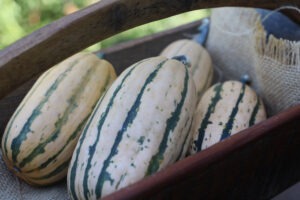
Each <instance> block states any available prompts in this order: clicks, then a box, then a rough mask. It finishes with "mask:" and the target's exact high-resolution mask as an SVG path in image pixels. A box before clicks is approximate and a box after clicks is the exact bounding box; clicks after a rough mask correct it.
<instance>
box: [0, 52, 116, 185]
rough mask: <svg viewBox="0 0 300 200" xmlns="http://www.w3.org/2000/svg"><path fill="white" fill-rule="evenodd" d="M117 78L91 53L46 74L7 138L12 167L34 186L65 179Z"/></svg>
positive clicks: (4, 140) (10, 126) (9, 127)
mask: <svg viewBox="0 0 300 200" xmlns="http://www.w3.org/2000/svg"><path fill="white" fill-rule="evenodd" d="M115 79H116V74H115V71H114V69H113V67H112V65H111V64H110V63H108V62H107V61H104V60H100V59H99V58H98V57H97V56H96V55H94V54H90V53H78V54H76V55H74V56H72V57H70V58H68V59H66V60H65V61H63V62H61V63H60V64H58V65H56V66H54V67H52V68H50V69H49V70H47V71H46V72H45V73H43V74H42V76H41V77H40V78H39V79H38V80H37V81H36V83H35V84H34V85H33V87H32V88H31V90H30V91H29V92H28V94H27V95H26V97H25V98H24V99H23V101H22V102H21V104H20V105H19V107H18V108H17V110H16V111H15V113H14V114H13V116H12V117H11V119H10V121H9V123H8V125H7V127H6V130H5V133H4V135H3V138H2V151H3V158H4V161H5V163H6V164H7V166H8V168H9V169H10V170H12V171H13V172H14V173H15V174H16V175H17V176H19V177H20V178H21V179H23V180H25V181H26V182H28V183H29V184H32V185H48V184H51V183H53V182H56V181H58V180H60V179H61V178H63V177H65V176H66V175H67V169H68V164H69V162H70V159H71V156H72V153H73V150H74V148H75V146H76V143H77V141H78V138H79V135H80V134H81V131H82V129H83V127H84V124H85V122H86V121H87V118H88V117H89V115H90V114H91V112H92V110H93V107H94V106H95V104H96V103H97V101H98V99H99V98H100V97H101V95H102V94H103V92H104V91H106V90H107V89H108V87H109V86H110V85H111V84H112V82H113V81H114V80H115Z"/></svg>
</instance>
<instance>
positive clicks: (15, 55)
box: [0, 0, 300, 99]
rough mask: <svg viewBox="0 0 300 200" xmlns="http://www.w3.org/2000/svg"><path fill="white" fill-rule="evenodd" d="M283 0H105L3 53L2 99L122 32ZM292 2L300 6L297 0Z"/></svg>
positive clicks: (0, 57) (272, 5)
mask: <svg viewBox="0 0 300 200" xmlns="http://www.w3.org/2000/svg"><path fill="white" fill-rule="evenodd" d="M285 2H286V1H284V0H276V1H275V0H252V1H248V0H228V1H224V0H206V1H204V0H174V1H167V0H143V1H140V0H102V1H100V2H99V3H96V4H94V5H92V6H90V7H87V8H86V9H82V10H80V11H78V12H76V13H74V14H71V15H69V16H66V17H63V18H62V19H60V20H58V21H55V22H53V23H52V24H50V25H48V26H45V27H43V28H41V29H39V30H37V31H35V32H34V33H32V34H30V35H29V36H27V37H25V38H23V39H21V40H19V41H17V42H16V43H14V44H12V45H11V46H9V47H7V48H6V49H4V50H2V51H1V52H0V99H1V98H3V97H4V96H5V95H7V94H8V93H9V92H11V91H12V90H14V89H16V88H17V87H18V86H20V85H22V84H23V83H25V82H26V81H28V80H29V79H30V78H32V77H33V76H35V75H37V74H39V73H41V72H43V71H45V70H46V69H48V68H49V67H51V66H53V65H54V64H57V63H58V62H60V61H62V60H63V59H65V58H67V57H69V56H71V55H72V54H74V53H76V52H78V51H80V50H82V49H84V48H86V47H88V46H90V45H92V44H94V43H96V42H99V41H101V40H103V39H105V38H108V37H110V36H113V35H115V34H117V33H119V32H121V31H124V30H128V29H130V28H132V27H136V26H138V25H141V24H145V23H147V22H152V21H155V20H159V19H162V18H166V17H169V16H173V15H176V14H179V13H183V12H187V11H191V10H196V9H203V8H211V7H222V6H247V7H261V8H276V7H279V6H281V5H283V4H286V3H285ZM289 3H290V4H294V5H296V6H300V2H299V0H291V1H289Z"/></svg>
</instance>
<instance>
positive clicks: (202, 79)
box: [160, 39, 214, 101]
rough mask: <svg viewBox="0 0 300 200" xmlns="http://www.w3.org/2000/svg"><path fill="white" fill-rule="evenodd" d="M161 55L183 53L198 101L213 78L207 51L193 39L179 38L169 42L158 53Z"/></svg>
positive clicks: (168, 56) (170, 56)
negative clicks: (189, 66)
mask: <svg viewBox="0 0 300 200" xmlns="http://www.w3.org/2000/svg"><path fill="white" fill-rule="evenodd" d="M160 55H161V56H165V57H167V58H173V57H174V56H179V55H184V56H186V57H187V59H188V61H189V62H190V64H191V68H190V70H191V73H192V76H193V79H194V81H195V85H196V90H197V96H198V101H199V100H200V98H201V96H202V94H203V93H204V92H205V90H206V89H208V88H209V87H210V86H211V84H212V80H213V71H214V70H213V66H212V61H211V57H210V55H209V53H208V52H207V50H206V49H205V48H204V47H203V46H202V45H201V44H199V43H197V42H196V41H193V40H188V39H181V40H176V41H175V42H172V43H171V44H169V45H168V46H167V47H166V48H165V49H163V51H162V52H161V53H160Z"/></svg>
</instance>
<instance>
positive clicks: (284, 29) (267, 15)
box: [256, 9, 300, 41]
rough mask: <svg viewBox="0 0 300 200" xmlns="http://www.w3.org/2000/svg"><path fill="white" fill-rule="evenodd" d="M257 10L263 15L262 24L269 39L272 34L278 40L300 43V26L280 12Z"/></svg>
mask: <svg viewBox="0 0 300 200" xmlns="http://www.w3.org/2000/svg"><path fill="white" fill-rule="evenodd" d="M256 10H257V12H258V13H259V14H260V15H261V19H262V20H263V21H262V24H263V26H264V27H265V30H266V31H267V34H268V35H267V37H268V36H269V35H270V34H272V35H274V36H275V37H277V38H282V39H287V40H291V41H300V25H298V24H296V23H295V22H293V21H292V20H290V19H289V18H288V17H287V16H285V15H284V14H282V13H280V12H272V11H270V10H265V9H256ZM299 15H300V13H299Z"/></svg>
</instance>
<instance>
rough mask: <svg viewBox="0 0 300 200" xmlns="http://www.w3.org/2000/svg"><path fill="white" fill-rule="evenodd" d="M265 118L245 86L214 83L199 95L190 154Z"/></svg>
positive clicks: (249, 90) (253, 96) (230, 83)
mask: <svg viewBox="0 0 300 200" xmlns="http://www.w3.org/2000/svg"><path fill="white" fill-rule="evenodd" d="M265 119H266V112H265V108H264V105H263V103H262V101H261V99H260V98H259V97H258V96H257V94H256V93H255V91H254V90H252V89H251V88H250V87H249V86H247V85H246V84H244V83H241V82H238V81H226V82H224V83H217V84H215V85H213V86H212V87H210V88H209V89H208V90H207V91H206V92H205V93H204V94H203V96H202V98H201V100H200V102H199V104H198V107H197V109H196V112H195V115H194V122H193V128H192V132H193V133H192V134H193V139H192V144H191V148H190V153H191V154H194V153H196V152H198V151H201V150H203V149H206V148H208V147H210V146H211V145H213V144H215V143H217V142H219V141H221V140H223V139H225V138H227V137H229V136H230V135H233V134H235V133H238V132H239V131H241V130H243V129H246V128H248V127H250V126H252V125H254V124H256V123H258V122H260V121H262V120H265Z"/></svg>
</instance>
